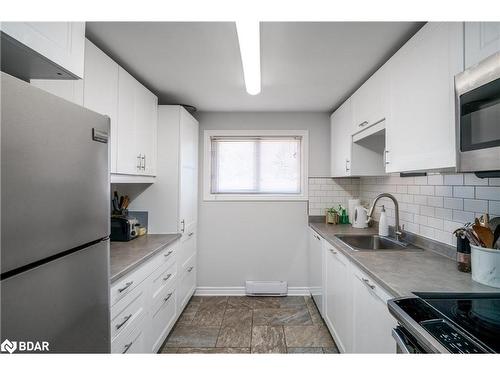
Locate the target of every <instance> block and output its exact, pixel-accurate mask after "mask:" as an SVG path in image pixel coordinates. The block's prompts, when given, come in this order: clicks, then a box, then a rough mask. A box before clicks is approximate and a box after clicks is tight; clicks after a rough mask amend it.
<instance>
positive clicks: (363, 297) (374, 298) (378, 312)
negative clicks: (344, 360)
mask: <svg viewBox="0 0 500 375" xmlns="http://www.w3.org/2000/svg"><path fill="white" fill-rule="evenodd" d="M352 268H353V272H352V275H353V278H352V299H353V313H354V315H353V318H354V323H355V324H354V333H353V336H354V337H353V352H354V353H396V345H395V343H394V339H393V338H392V336H391V332H392V329H393V328H394V327H395V326H396V320H395V319H394V318H393V317H392V315H391V314H390V313H389V310H388V309H387V300H388V299H390V298H391V296H389V295H388V294H387V293H386V292H385V291H384V290H383V289H382V288H380V286H378V285H377V284H376V283H375V282H373V280H371V278H370V277H368V276H367V275H365V274H364V273H363V272H361V271H360V270H359V269H357V268H356V267H355V266H353V267H352Z"/></svg>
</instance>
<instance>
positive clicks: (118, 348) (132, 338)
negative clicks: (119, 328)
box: [111, 324, 146, 354]
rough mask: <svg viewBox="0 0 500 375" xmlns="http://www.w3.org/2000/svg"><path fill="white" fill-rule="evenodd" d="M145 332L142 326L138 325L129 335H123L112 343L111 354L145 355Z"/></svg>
mask: <svg viewBox="0 0 500 375" xmlns="http://www.w3.org/2000/svg"><path fill="white" fill-rule="evenodd" d="M144 352H146V350H145V345H144V331H143V326H142V324H138V325H136V326H135V327H134V328H133V329H131V330H130V331H129V332H128V333H127V334H125V335H121V336H120V337H118V338H117V339H116V340H114V341H113V342H112V343H111V353H121V354H125V353H126V354H132V353H144Z"/></svg>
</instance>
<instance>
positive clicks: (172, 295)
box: [148, 285, 177, 352]
mask: <svg viewBox="0 0 500 375" xmlns="http://www.w3.org/2000/svg"><path fill="white" fill-rule="evenodd" d="M176 298H177V296H176V291H175V289H174V287H173V285H172V286H171V287H170V288H164V290H162V291H161V293H160V294H159V296H158V298H157V300H156V301H155V302H154V303H153V305H152V308H151V327H150V329H151V341H150V342H151V343H152V346H151V348H148V349H151V351H152V352H156V351H157V350H158V349H159V347H160V345H161V344H162V342H163V341H164V340H165V338H166V337H167V335H168V332H169V330H170V329H171V328H172V326H173V325H174V323H175V319H176V317H177V306H176Z"/></svg>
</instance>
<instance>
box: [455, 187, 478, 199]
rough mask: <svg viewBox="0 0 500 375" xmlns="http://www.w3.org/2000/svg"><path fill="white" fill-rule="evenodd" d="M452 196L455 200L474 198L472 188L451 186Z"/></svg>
mask: <svg viewBox="0 0 500 375" xmlns="http://www.w3.org/2000/svg"><path fill="white" fill-rule="evenodd" d="M453 196H454V197H456V198H474V187H473V186H453Z"/></svg>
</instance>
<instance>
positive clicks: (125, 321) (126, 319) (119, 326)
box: [116, 314, 132, 329]
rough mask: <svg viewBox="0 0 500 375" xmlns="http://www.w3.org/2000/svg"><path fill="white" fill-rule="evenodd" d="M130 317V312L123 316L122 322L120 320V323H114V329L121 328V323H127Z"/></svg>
mask: <svg viewBox="0 0 500 375" xmlns="http://www.w3.org/2000/svg"><path fill="white" fill-rule="evenodd" d="M131 317H132V314H130V315H128V316H126V317H125V318H123V322H121V323H119V324H117V325H116V329H120V328H122V327H123V325H124V324H125V323H127V322H128V320H129V319H130V318H131Z"/></svg>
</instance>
